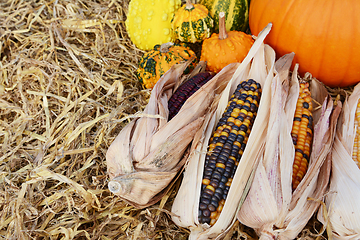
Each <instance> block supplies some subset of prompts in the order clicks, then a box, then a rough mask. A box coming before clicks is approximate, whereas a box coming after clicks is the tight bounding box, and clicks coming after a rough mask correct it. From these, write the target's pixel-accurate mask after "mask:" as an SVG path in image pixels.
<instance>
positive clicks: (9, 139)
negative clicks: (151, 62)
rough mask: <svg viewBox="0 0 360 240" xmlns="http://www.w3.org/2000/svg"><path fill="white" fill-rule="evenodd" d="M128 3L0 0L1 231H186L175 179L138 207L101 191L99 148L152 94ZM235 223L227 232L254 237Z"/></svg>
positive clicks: (166, 235)
mask: <svg viewBox="0 0 360 240" xmlns="http://www.w3.org/2000/svg"><path fill="white" fill-rule="evenodd" d="M127 6H128V1H127V0H126V1H121V0H119V1H116V0H109V1H96V0H52V1H45V0H37V1H35V0H32V1H24V0H6V1H1V3H0V59H1V61H0V149H1V152H0V211H1V212H0V238H2V239H104V240H105V239H186V238H187V236H188V232H187V230H186V229H181V228H179V227H177V226H176V225H174V223H173V222H171V220H170V217H169V215H170V211H169V209H170V206H171V203H172V200H173V198H174V196H175V194H176V190H177V188H178V185H179V184H178V183H179V182H177V184H175V185H174V187H173V190H172V191H170V192H169V194H168V195H166V196H165V197H164V198H163V199H162V200H161V201H160V202H159V203H157V204H155V205H154V206H151V207H149V208H146V209H144V210H138V209H135V208H134V207H132V206H130V205H128V204H126V203H125V202H123V201H122V200H120V199H119V198H118V197H115V196H114V195H113V194H111V193H110V192H109V190H108V188H107V182H108V176H107V173H106V165H105V164H106V162H105V153H106V151H107V149H108V147H109V145H110V144H111V143H112V141H113V140H114V138H115V137H116V136H117V134H118V133H119V131H120V130H121V129H122V128H123V127H124V126H125V125H126V124H127V123H128V122H129V121H130V120H131V119H132V118H133V117H134V116H136V115H137V114H139V113H141V111H142V110H143V109H144V108H145V106H146V104H147V100H148V98H149V96H150V92H149V90H143V89H142V87H141V85H140V84H139V82H138V81H137V79H136V76H135V75H134V72H135V70H136V67H137V62H138V60H139V58H140V57H141V55H142V54H143V52H142V51H140V50H138V49H137V48H135V47H134V46H133V45H132V43H131V41H130V40H129V38H128V36H127V34H126V32H125V25H124V20H125V19H126V10H127ZM312 224H314V223H310V225H309V229H310V230H309V229H305V230H304V232H303V233H302V235H301V236H299V239H309V237H310V238H312V237H311V236H314V233H312V234H313V235H311V234H309V233H308V232H314V231H315V230H314V228H315V229H316V228H317V229H319V228H321V226H320V227H319V226H316V227H314V226H313V225H312ZM233 229H234V231H233V232H232V235H231V236H227V239H256V236H255V234H254V232H253V231H252V230H251V229H248V228H246V227H245V226H243V225H241V224H239V223H238V222H237V223H236V224H235V225H234V227H233ZM305 231H306V232H305Z"/></svg>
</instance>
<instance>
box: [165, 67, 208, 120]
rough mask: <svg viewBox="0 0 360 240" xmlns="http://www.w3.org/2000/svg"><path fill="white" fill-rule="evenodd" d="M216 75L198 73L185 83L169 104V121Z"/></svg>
mask: <svg viewBox="0 0 360 240" xmlns="http://www.w3.org/2000/svg"><path fill="white" fill-rule="evenodd" d="M213 76H214V74H212V73H210V72H202V73H198V74H196V75H195V76H193V77H192V78H190V79H189V80H187V81H186V82H184V83H183V84H182V85H181V86H180V87H179V88H178V89H177V90H176V91H175V92H174V94H173V95H172V96H171V98H170V99H169V102H168V108H169V119H168V120H169V121H170V120H171V119H172V118H173V117H174V116H175V115H176V114H177V113H178V112H179V111H180V108H181V107H182V105H184V103H185V101H186V99H188V98H189V97H190V96H191V95H193V94H194V93H195V92H196V91H197V90H199V88H200V87H201V86H203V85H204V84H205V83H207V82H208V81H209V80H210V79H211V78H212V77H213Z"/></svg>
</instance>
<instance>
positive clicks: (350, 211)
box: [318, 84, 360, 239]
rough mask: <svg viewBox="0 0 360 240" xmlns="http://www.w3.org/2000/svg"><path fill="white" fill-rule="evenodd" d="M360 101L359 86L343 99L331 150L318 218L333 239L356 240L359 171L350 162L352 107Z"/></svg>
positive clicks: (358, 234) (359, 232)
mask: <svg viewBox="0 0 360 240" xmlns="http://www.w3.org/2000/svg"><path fill="white" fill-rule="evenodd" d="M359 98H360V84H358V85H357V86H356V87H355V88H354V90H353V92H352V93H351V95H350V96H346V99H345V101H344V106H343V108H342V111H341V114H340V117H339V124H338V128H337V131H336V135H335V140H334V146H333V149H332V170H331V179H330V186H329V193H328V194H327V195H326V198H325V204H326V208H327V213H328V214H327V216H326V215H325V214H324V209H323V208H321V211H319V213H318V219H319V220H320V221H321V222H322V223H323V224H326V223H328V224H329V226H330V228H331V230H332V234H333V237H334V239H360V202H359V199H360V169H359V168H358V167H357V165H356V163H355V162H354V160H353V159H352V157H351V156H352V151H353V144H354V138H355V134H356V126H355V123H354V119H355V111H356V105H357V102H358V100H359Z"/></svg>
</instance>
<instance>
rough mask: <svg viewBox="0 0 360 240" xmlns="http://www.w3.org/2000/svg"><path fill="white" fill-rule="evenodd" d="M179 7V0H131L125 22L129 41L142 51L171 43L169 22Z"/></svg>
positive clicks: (172, 36) (171, 32)
mask: <svg viewBox="0 0 360 240" xmlns="http://www.w3.org/2000/svg"><path fill="white" fill-rule="evenodd" d="M180 6H181V0H131V2H130V3H129V8H128V14H127V19H126V22H125V24H126V31H127V32H128V34H129V37H130V39H131V41H132V42H133V43H134V44H135V46H136V47H137V48H139V49H142V50H151V49H152V48H153V47H154V46H155V45H156V44H162V43H167V42H171V41H173V40H174V33H173V31H172V28H171V20H172V19H173V17H174V13H175V11H176V10H177V9H178V8H179V7H180Z"/></svg>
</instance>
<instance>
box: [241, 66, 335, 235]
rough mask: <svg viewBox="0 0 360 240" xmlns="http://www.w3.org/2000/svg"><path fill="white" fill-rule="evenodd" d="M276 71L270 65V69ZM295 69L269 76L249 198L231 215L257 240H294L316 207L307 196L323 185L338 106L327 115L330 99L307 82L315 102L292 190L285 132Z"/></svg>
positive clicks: (290, 148) (318, 193) (291, 151)
mask: <svg viewBox="0 0 360 240" xmlns="http://www.w3.org/2000/svg"><path fill="white" fill-rule="evenodd" d="M278 62H279V61H278ZM278 62H277V63H278ZM278 67H280V66H279V65H276V66H275V69H278ZM297 69H298V65H295V68H294V71H293V74H292V77H291V78H289V77H288V76H287V75H283V76H282V75H281V74H278V75H277V76H276V77H275V78H277V79H276V81H274V85H273V86H272V103H273V104H272V105H271V110H270V112H271V114H270V116H271V117H270V119H269V125H268V130H267V132H268V134H267V136H266V146H265V151H264V154H263V155H262V156H261V160H260V162H259V164H258V167H257V169H256V172H255V177H254V181H253V184H252V186H251V188H250V191H249V194H248V196H247V198H246V199H245V202H244V204H243V205H242V207H241V209H240V211H239V212H238V215H237V218H238V220H239V221H240V222H241V223H243V224H244V225H247V226H249V227H251V228H253V229H255V231H256V232H257V234H258V235H259V236H260V239H262V240H265V239H295V238H296V236H297V235H298V234H299V233H300V232H301V230H302V229H303V228H304V227H305V225H306V224H307V222H308V221H309V219H310V218H311V217H312V215H313V214H314V213H315V211H316V210H317V209H318V207H319V204H320V203H319V201H315V200H310V199H309V198H313V199H322V198H323V195H324V193H325V190H326V187H327V185H328V181H329V175H330V159H329V157H328V154H329V152H330V150H331V147H332V144H333V139H334V135H335V128H336V123H337V118H338V115H339V112H340V105H338V106H337V108H336V110H334V111H333V101H332V99H331V97H330V95H329V94H328V92H327V90H326V88H325V87H324V86H323V85H322V84H321V83H320V82H318V81H317V80H316V79H312V80H311V84H310V90H311V94H312V98H313V99H314V100H315V102H316V103H318V104H313V108H314V111H313V120H314V125H315V126H314V132H313V136H314V139H313V145H312V152H311V154H310V162H309V167H308V170H307V172H306V174H305V176H304V178H303V179H302V181H301V182H300V184H299V185H298V187H297V188H296V189H295V191H294V192H292V187H291V181H292V166H293V162H294V155H295V148H294V145H293V142H292V138H291V129H292V124H293V118H294V113H295V108H296V102H297V98H298V94H299V83H298V74H297ZM319 103H320V104H321V106H319ZM317 107H318V108H317ZM316 108H317V109H316Z"/></svg>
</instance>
